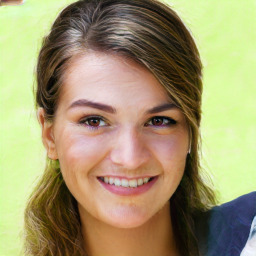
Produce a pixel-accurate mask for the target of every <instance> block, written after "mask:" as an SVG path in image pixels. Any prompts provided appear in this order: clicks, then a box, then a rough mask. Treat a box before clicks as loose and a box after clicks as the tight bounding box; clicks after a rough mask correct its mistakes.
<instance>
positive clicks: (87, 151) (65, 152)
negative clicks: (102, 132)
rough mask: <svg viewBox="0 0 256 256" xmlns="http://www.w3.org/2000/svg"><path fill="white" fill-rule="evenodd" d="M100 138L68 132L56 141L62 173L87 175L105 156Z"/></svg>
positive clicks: (64, 132) (104, 148)
mask: <svg viewBox="0 0 256 256" xmlns="http://www.w3.org/2000/svg"><path fill="white" fill-rule="evenodd" d="M103 145H105V143H104V142H103V139H102V138H100V137H89V136H85V135H80V134H73V133H71V132H68V131H63V133H62V134H61V135H60V136H59V137H58V139H57V140H56V146H57V153H58V157H59V162H60V166H61V170H62V172H72V173H74V172H75V173H76V174H78V172H81V171H82V172H83V173H84V174H87V173H89V172H90V169H92V168H93V167H94V166H95V165H96V164H97V163H98V162H99V161H100V160H101V159H102V158H103V157H104V155H105V153H106V151H107V148H106V147H103Z"/></svg>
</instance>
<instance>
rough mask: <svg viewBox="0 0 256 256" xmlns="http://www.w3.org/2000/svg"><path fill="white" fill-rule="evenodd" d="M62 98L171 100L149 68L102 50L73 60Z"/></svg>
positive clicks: (122, 100)
mask: <svg viewBox="0 0 256 256" xmlns="http://www.w3.org/2000/svg"><path fill="white" fill-rule="evenodd" d="M61 98H62V99H64V100H65V101H72V100H78V99H80V98H86V99H89V100H93V101H103V102H108V103H111V102H112V103H113V104H114V103H116V104H121V103H123V104H139V103H140V104H141V102H142V101H143V102H144V103H145V104H148V103H149V102H150V101H151V102H152V101H154V102H156V103H162V102H163V101H170V99H169V97H168V95H167V93H166V91H165V89H164V88H163V87H162V86H161V84H160V83H159V81H158V80H157V79H156V78H155V76H154V75H153V74H152V73H151V72H150V71H149V70H148V69H147V68H145V67H144V66H142V65H140V64H138V63H136V62H135V61H132V60H130V59H127V58H124V57H120V56H116V55H110V54H105V53H98V52H88V53H86V54H85V55H83V56H79V57H75V58H73V59H72V60H71V61H70V63H69V66H68V68H67V70H66V72H65V75H64V83H63V87H62V91H61ZM152 103H153V102H152Z"/></svg>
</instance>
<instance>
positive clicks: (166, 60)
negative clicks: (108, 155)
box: [25, 0, 215, 256]
mask: <svg viewBox="0 0 256 256" xmlns="http://www.w3.org/2000/svg"><path fill="white" fill-rule="evenodd" d="M88 50H94V51H99V52H105V53H109V54H117V55H120V56H124V57H128V58H131V59H132V60H133V61H136V62H137V63H140V64H141V65H143V66H145V67H146V68H148V70H149V71H150V72H152V73H153V74H154V75H155V77H156V78H157V79H158V81H159V82H160V84H161V85H162V86H163V87H164V88H165V90H166V92H167V93H168V95H169V97H170V98H171V99H172V100H173V101H174V102H175V103H176V104H177V105H178V106H179V107H180V109H181V110H182V111H183V113H184V115H185V117H186V120H187V123H188V126H189V130H190V140H191V152H190V154H188V156H187V161H186V167H185V173H184V176H183V178H182V181H181V183H180V185H179V187H178V189H177V190H176V192H175V193H174V195H173V196H172V197H171V199H170V203H171V214H172V221H173V225H174V232H175V236H176V243H177V246H178V248H179V250H180V252H181V254H182V255H186V256H190V255H191V256H192V255H193V256H195V255H199V252H198V246H197V239H196V237H195V234H194V219H193V218H194V215H195V214H196V213H197V212H200V211H206V210H207V209H209V208H210V207H211V206H212V205H214V204H215V196H214V193H213V191H212V189H211V188H210V187H209V186H208V185H207V184H208V183H207V182H205V181H203V180H202V177H201V174H200V173H199V171H200V170H201V167H200V155H199V153H200V133H199V126H200V120H201V95H202V64H201V61H200V56H199V53H198V49H197V47H196V44H195V42H194V40H193V37H192V36H191V34H190V32H189V31H188V29H187V28H186V26H185V25H184V23H183V22H182V21H181V19H180V18H179V16H178V15H177V14H176V12H175V11H173V10H172V9H171V8H170V7H169V6H167V5H166V4H163V3H161V2H159V1H157V0H136V1H131V0H80V1H77V2H75V3H73V4H71V5H69V6H68V7H66V8H65V9H64V10H63V11H62V12H61V13H60V14H59V16H58V17H57V19H56V20H55V22H54V24H53V26H52V28H51V31H50V33H49V34H48V35H47V36H45V38H44V40H43V45H42V48H41V51H40V54H39V57H38V64H37V88H36V90H35V95H36V107H37V108H38V107H42V108H43V109H44V110H45V118H47V119H48V121H50V122H51V121H54V115H55V111H56V109H57V106H58V99H59V94H60V91H61V87H62V84H63V79H64V78H63V77H64V73H65V70H66V68H67V67H68V65H69V62H70V60H71V58H73V57H74V56H77V55H81V54H86V52H87V51H88ZM82 241H83V239H82V234H81V223H80V219H79V214H78V210H77V203H76V200H75V199H74V198H73V196H72V195H71V193H70V192H69V190H68V189H67V187H66V185H65V183H64V181H63V178H62V175H61V172H60V168H59V164H58V161H52V160H50V159H48V161H47V164H46V168H45V171H44V174H43V176H42V177H41V179H40V180H39V182H38V184H37V186H36V187H35V189H34V191H33V193H32V195H31V197H30V199H29V201H28V205H27V207H26V210H25V254H26V255H37V256H43V255H54V256H58V255H59V256H60V255H86V248H83V246H82Z"/></svg>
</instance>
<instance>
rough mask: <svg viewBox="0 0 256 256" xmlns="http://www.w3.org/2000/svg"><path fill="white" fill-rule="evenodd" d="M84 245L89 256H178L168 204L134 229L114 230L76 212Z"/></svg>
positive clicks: (81, 212) (84, 214)
mask: <svg viewBox="0 0 256 256" xmlns="http://www.w3.org/2000/svg"><path fill="white" fill-rule="evenodd" d="M79 212H80V216H81V222H82V232H83V236H84V245H85V248H86V251H87V253H88V255H89V256H102V255H104V256H130V255H133V256H155V255H161V256H178V253H177V248H176V247H175V243H174V236H173V230H172V224H171V217H170V216H171V215H170V205H169V202H168V203H167V204H166V205H165V206H164V207H163V209H161V210H160V211H159V212H158V213H157V214H155V215H154V216H153V217H152V218H151V219H150V220H149V221H147V222H146V223H144V224H143V225H141V226H139V227H136V228H116V227H113V226H110V225H108V224H105V223H102V222H100V221H99V220H97V219H95V218H93V217H92V216H91V215H89V214H88V213H85V212H84V211H83V210H82V209H79Z"/></svg>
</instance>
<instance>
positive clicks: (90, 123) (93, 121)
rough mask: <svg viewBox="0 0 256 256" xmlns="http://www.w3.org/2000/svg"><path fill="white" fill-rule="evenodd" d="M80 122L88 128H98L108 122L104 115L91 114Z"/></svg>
mask: <svg viewBox="0 0 256 256" xmlns="http://www.w3.org/2000/svg"><path fill="white" fill-rule="evenodd" d="M79 124H81V125H84V126H86V127H87V128H88V129H89V128H90V129H98V128H100V127H103V126H107V125H108V124H107V123H106V121H105V120H104V119H103V118H102V117H97V116H89V117H86V118H83V119H81V120H80V121H79Z"/></svg>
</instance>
